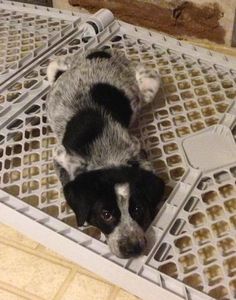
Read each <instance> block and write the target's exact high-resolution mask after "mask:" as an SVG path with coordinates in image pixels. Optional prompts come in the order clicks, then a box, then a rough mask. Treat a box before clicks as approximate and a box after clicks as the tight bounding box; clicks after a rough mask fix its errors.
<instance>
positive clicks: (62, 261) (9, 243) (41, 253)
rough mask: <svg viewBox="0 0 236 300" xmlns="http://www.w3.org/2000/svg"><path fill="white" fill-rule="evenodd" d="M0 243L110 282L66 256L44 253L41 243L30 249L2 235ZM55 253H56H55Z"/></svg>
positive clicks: (104, 281)
mask: <svg viewBox="0 0 236 300" xmlns="http://www.w3.org/2000/svg"><path fill="white" fill-rule="evenodd" d="M0 243H3V244H5V245H7V246H10V247H14V248H16V249H18V250H20V251H24V252H26V253H28V254H31V255H34V256H37V257H40V258H42V259H45V260H47V261H50V262H52V263H54V264H57V265H60V266H62V267H64V268H69V269H74V268H76V271H77V272H78V273H80V274H83V275H85V276H89V277H91V278H93V279H95V280H97V281H100V282H103V283H106V284H111V283H110V282H109V281H107V280H105V279H103V278H101V277H99V276H97V275H96V274H94V273H91V272H89V271H88V270H86V269H84V268H82V267H80V265H78V264H76V263H73V262H70V261H68V260H67V259H66V258H64V257H63V256H61V257H57V256H54V255H53V253H52V254H51V253H45V252H44V251H45V250H47V248H46V247H44V246H43V245H41V244H38V246H37V247H36V248H35V249H32V248H28V247H26V246H24V245H22V244H19V243H17V242H15V241H12V240H11V241H9V240H6V239H5V238H3V237H0ZM55 255H56V254H55Z"/></svg>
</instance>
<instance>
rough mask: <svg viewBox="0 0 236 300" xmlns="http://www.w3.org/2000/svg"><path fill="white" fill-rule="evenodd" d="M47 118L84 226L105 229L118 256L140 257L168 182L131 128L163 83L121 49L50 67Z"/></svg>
mask: <svg viewBox="0 0 236 300" xmlns="http://www.w3.org/2000/svg"><path fill="white" fill-rule="evenodd" d="M47 75H48V79H49V82H50V84H51V90H50V92H49V94H48V98H47V113H48V118H49V121H50V124H51V126H52V129H53V131H54V132H55V134H56V135H57V138H58V146H57V148H56V149H55V155H54V162H55V167H56V170H57V173H58V176H59V178H60V179H61V182H62V185H63V191H64V195H65V198H66V200H67V202H68V204H69V205H70V207H71V208H72V210H73V211H74V212H75V214H76V217H77V222H78V225H79V226H82V225H83V224H84V222H85V221H86V222H88V223H89V224H91V225H94V226H96V227H98V228H99V229H100V230H101V231H102V232H103V233H104V234H105V235H106V237H107V242H108V244H109V246H110V249H111V251H112V252H113V253H114V254H115V255H117V256H119V257H132V256H137V255H140V254H141V253H142V252H143V250H144V248H145V246H146V239H145V229H146V228H147V227H148V225H149V224H150V222H151V221H152V220H153V218H154V216H155V214H156V207H157V205H158V203H159V202H160V201H161V198H162V195H163V191H164V184H163V182H162V180H161V179H159V178H158V177H157V176H156V175H154V173H153V172H152V168H151V165H150V164H149V162H148V161H147V160H146V159H145V158H143V157H142V155H141V149H140V143H139V141H138V140H137V139H136V138H135V137H133V136H131V135H130V134H129V131H128V128H129V126H130V124H131V123H132V121H133V120H134V118H135V114H136V112H137V110H138V109H139V108H140V106H141V105H143V104H145V103H149V102H150V101H152V99H153V98H154V96H155V95H156V93H157V91H158V89H159V85H160V79H159V76H158V74H157V73H156V72H154V71H151V72H147V71H146V70H145V69H144V68H143V67H142V66H138V67H136V68H134V67H133V65H132V64H131V62H130V61H128V60H127V59H126V57H125V56H124V55H123V54H122V53H119V52H117V51H114V52H112V53H110V52H105V51H102V50H92V51H90V52H87V53H86V54H85V55H84V56H78V55H74V56H67V57H62V58H59V59H57V60H55V61H53V62H51V63H50V65H49V67H48V72H47Z"/></svg>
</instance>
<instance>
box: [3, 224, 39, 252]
mask: <svg viewBox="0 0 236 300" xmlns="http://www.w3.org/2000/svg"><path fill="white" fill-rule="evenodd" d="M0 237H3V238H5V239H6V240H10V241H14V242H17V243H19V244H22V245H24V246H26V247H30V248H35V247H37V245H38V243H37V242H34V241H32V240H30V239H28V238H27V237H25V236H24V235H23V234H21V233H19V232H18V231H16V230H14V229H13V228H11V227H9V226H7V225H5V224H1V223H0Z"/></svg>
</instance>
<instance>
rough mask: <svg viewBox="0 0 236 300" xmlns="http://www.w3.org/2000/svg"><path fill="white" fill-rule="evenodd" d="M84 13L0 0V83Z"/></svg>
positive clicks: (76, 23)
mask: <svg viewBox="0 0 236 300" xmlns="http://www.w3.org/2000/svg"><path fill="white" fill-rule="evenodd" d="M85 16H86V15H83V14H81V15H77V14H74V13H71V12H69V11H68V12H62V11H60V10H57V9H53V8H47V7H43V6H33V5H27V4H21V3H16V2H10V1H5V0H1V1H0V32H1V37H0V56H1V59H0V83H3V82H4V81H6V80H8V79H9V78H10V77H11V76H13V75H14V73H16V72H17V71H19V70H20V69H22V68H23V67H24V66H26V65H28V64H29V63H30V62H31V61H32V60H33V59H35V58H37V57H39V56H40V55H41V54H42V53H44V52H45V51H48V49H49V48H50V47H52V46H53V45H55V44H56V43H57V42H58V41H60V39H61V38H63V37H64V36H66V35H68V33H70V32H71V31H73V29H74V28H75V26H76V25H78V24H80V23H81V22H82V19H83V18H84V17H85Z"/></svg>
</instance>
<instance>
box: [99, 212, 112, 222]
mask: <svg viewBox="0 0 236 300" xmlns="http://www.w3.org/2000/svg"><path fill="white" fill-rule="evenodd" d="M101 217H102V219H103V220H104V221H105V222H110V221H112V220H113V215H112V214H111V213H110V212H109V211H108V210H106V209H104V210H103V211H102V213H101Z"/></svg>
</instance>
